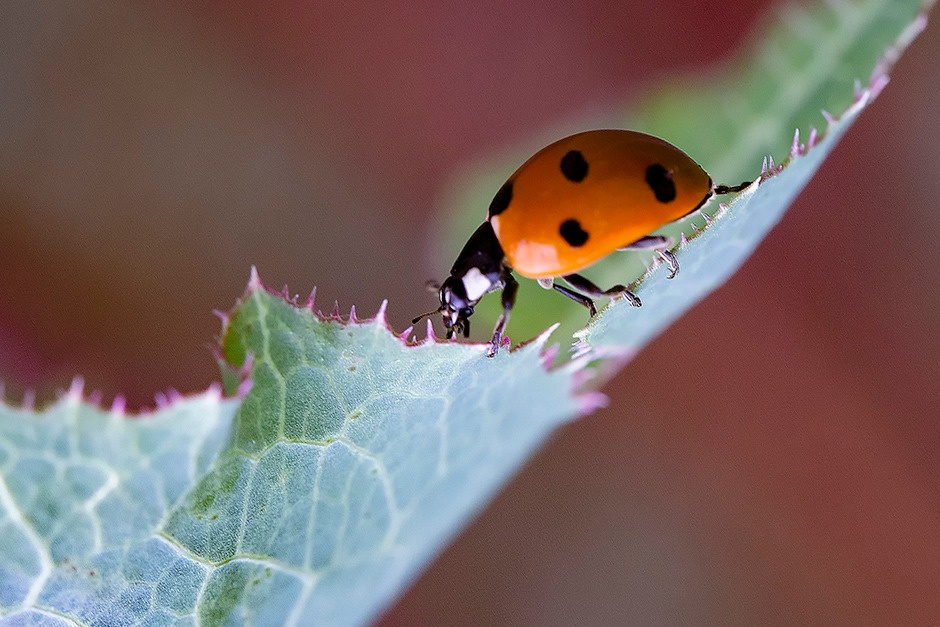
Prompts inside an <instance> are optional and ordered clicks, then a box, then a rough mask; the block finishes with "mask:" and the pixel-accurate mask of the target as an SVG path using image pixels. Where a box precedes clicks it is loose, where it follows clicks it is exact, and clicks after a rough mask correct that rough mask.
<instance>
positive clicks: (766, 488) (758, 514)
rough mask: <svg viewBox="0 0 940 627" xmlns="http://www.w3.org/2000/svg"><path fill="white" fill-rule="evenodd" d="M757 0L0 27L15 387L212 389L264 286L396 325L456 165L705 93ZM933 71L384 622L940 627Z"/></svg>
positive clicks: (249, 2) (917, 62) (25, 14)
mask: <svg viewBox="0 0 940 627" xmlns="http://www.w3.org/2000/svg"><path fill="white" fill-rule="evenodd" d="M773 4H776V5H778V6H776V7H772V6H771V3H767V2H763V1H758V0H740V1H737V2H722V3H702V2H698V1H693V0H682V1H676V2H671V3H657V5H656V6H655V9H653V8H651V5H650V4H649V3H646V2H640V1H639V0H634V1H623V2H619V3H609V2H602V1H599V0H588V1H586V2H581V3H573V4H572V3H560V2H554V3H548V4H546V3H535V2H520V3H512V4H511V5H508V6H507V3H496V2H491V3H475V4H471V5H466V4H464V5H460V6H458V5H456V4H455V5H454V6H448V5H447V3H422V2H399V3H396V4H395V6H394V9H391V8H389V6H386V5H383V6H379V5H375V6H373V5H371V3H362V4H358V5H357V4H354V3H318V2H291V1H288V0H269V1H268V2H258V1H257V0H237V1H235V2H225V3H223V2H216V1H211V0H201V1H200V0H170V1H168V2H163V3H148V4H133V3H130V4H128V3H116V2H106V1H100V2H99V1H83V2H72V3H55V2H25V1H19V0H15V1H13V2H7V3H5V4H4V7H3V9H2V10H0V15H2V19H0V268H2V271H0V380H2V381H3V382H4V383H5V385H6V390H7V391H6V397H7V398H8V399H11V398H12V399H14V401H18V400H19V399H20V398H21V397H22V394H23V392H24V390H26V389H35V390H37V391H38V396H39V398H40V400H43V399H49V398H53V397H54V393H55V390H56V389H63V388H66V387H67V386H68V384H69V381H70V380H71V377H72V376H73V375H74V374H81V375H83V376H84V378H85V380H86V389H97V390H99V391H100V392H101V393H102V394H103V398H104V401H105V403H106V404H107V403H109V402H110V400H111V399H112V398H113V396H114V395H115V394H116V393H119V392H120V393H123V394H125V395H126V396H127V398H128V400H129V403H130V405H131V406H132V407H139V406H143V405H152V404H153V394H154V392H157V391H161V390H165V389H167V388H170V387H172V388H176V389H178V390H180V391H182V392H195V391H198V390H201V389H204V388H205V386H206V385H208V384H209V383H210V382H212V381H214V380H217V379H218V373H217V369H216V365H215V363H214V361H213V358H212V356H211V352H210V347H211V346H212V345H213V343H214V338H215V336H216V335H217V333H218V330H219V323H218V321H217V320H216V319H215V318H214V317H213V316H212V314H211V310H212V309H228V308H230V307H231V305H232V304H233V302H234V300H235V298H236V297H237V296H238V295H240V294H241V293H242V291H243V289H244V285H245V283H246V281H247V278H248V272H249V268H250V266H251V265H252V264H255V265H257V267H258V269H259V271H260V274H261V277H262V279H263V280H264V281H265V283H267V284H268V285H272V286H275V287H279V286H280V285H282V284H284V283H286V284H288V285H289V286H290V288H291V292H292V293H294V292H296V293H301V294H303V295H305V294H306V293H307V292H308V291H309V289H310V288H311V287H312V286H313V285H316V286H317V287H318V296H317V298H318V302H319V304H320V306H321V307H322V308H324V309H331V308H332V304H333V302H334V300H337V301H339V303H340V304H341V308H342V309H348V307H349V305H352V304H355V305H356V307H357V310H358V311H359V312H360V315H371V314H372V313H373V312H374V311H375V309H376V308H377V307H378V305H379V303H380V302H381V300H382V299H383V298H389V299H390V305H389V318H390V321H391V323H392V325H393V327H395V328H396V329H398V330H402V329H403V328H404V327H406V326H407V321H408V320H409V319H410V318H411V317H412V316H413V315H415V314H416V313H419V312H421V311H425V310H426V309H428V308H429V307H430V306H431V305H433V296H431V295H429V294H427V293H426V292H425V291H424V287H423V285H424V282H425V280H427V279H428V278H431V277H434V278H441V277H442V276H443V273H444V272H445V271H446V270H447V269H449V265H450V262H451V261H452V257H453V255H454V254H455V253H456V252H457V251H456V250H452V251H450V252H449V255H448V258H446V259H445V258H442V257H441V254H440V252H439V251H440V246H439V242H435V241H434V239H435V235H436V234H437V233H439V232H440V231H441V229H442V227H441V226H440V225H441V224H442V221H444V220H445V219H446V217H445V216H442V215H441V214H442V211H441V206H442V203H443V199H445V198H447V197H448V196H449V194H450V192H449V191H448V190H449V188H450V186H452V185H453V184H454V183H455V181H459V178H460V176H461V173H462V172H466V168H467V166H468V165H469V164H474V163H479V162H480V161H484V160H485V159H486V158H487V155H491V154H496V153H500V152H501V151H505V150H507V149H509V147H511V146H514V145H516V144H518V143H520V142H523V141H526V140H528V139H530V138H531V137H533V136H538V135H539V134H544V133H546V129H550V128H553V127H559V126H562V125H564V124H566V123H571V121H572V120H578V119H581V120H584V119H588V118H590V116H592V115H594V114H596V113H597V112H599V111H605V110H608V109H609V108H611V107H614V106H616V107H622V105H623V104H624V103H626V102H630V101H631V100H634V99H636V98H639V97H640V96H641V95H642V94H643V93H644V91H645V89H647V88H648V87H649V86H650V85H653V84H655V83H658V82H660V81H662V80H664V79H673V78H675V77H677V76H682V75H695V74H696V73H701V72H705V71H707V70H708V69H709V68H712V67H713V66H714V64H716V63H717V62H720V61H721V60H722V59H724V58H726V57H727V56H728V55H729V54H730V53H731V52H732V51H733V50H735V49H736V48H737V47H738V46H739V45H740V44H742V43H743V42H745V41H748V40H750V39H751V38H752V35H751V34H750V33H751V30H752V28H753V27H754V26H755V25H758V24H762V23H764V22H765V21H766V20H767V19H768V15H767V13H766V12H767V11H768V10H769V8H773V10H775V11H777V12H778V13H779V11H781V7H783V6H785V5H783V4H781V3H773ZM937 59H940V29H938V28H937V25H936V24H931V25H930V26H928V28H927V31H926V32H925V33H924V34H923V35H922V36H921V37H920V38H919V39H918V40H917V41H916V42H915V43H914V45H913V46H912V48H911V49H910V50H909V51H908V53H907V54H906V55H905V56H904V57H903V58H902V60H901V62H900V63H899V65H898V66H897V68H896V69H895V71H894V73H893V76H892V83H891V85H890V86H889V87H888V88H887V89H886V90H885V92H884V93H883V94H882V95H881V97H880V98H879V99H878V101H877V102H876V103H875V104H874V105H873V106H872V107H871V108H870V109H869V110H868V111H866V112H865V113H864V114H863V116H862V117H861V119H860V121H859V122H858V123H857V125H856V126H855V128H853V129H852V130H851V131H850V133H849V134H848V136H847V137H846V139H845V140H844V141H843V142H842V144H841V145H840V146H839V147H838V148H837V150H836V151H835V153H834V155H833V156H832V157H831V158H830V159H829V161H828V162H827V163H826V165H825V166H824V168H823V169H822V171H821V172H820V173H819V175H818V176H817V177H816V178H815V179H814V181H813V182H812V183H811V184H810V186H809V187H808V189H807V190H806V191H805V193H803V194H802V195H801V197H800V198H799V199H798V201H797V202H796V204H795V205H794V206H793V207H792V208H791V210H790V211H789V213H788V215H787V217H786V218H785V220H784V222H783V223H782V224H781V225H780V226H779V227H778V228H777V229H776V230H775V231H774V232H773V233H772V234H771V236H770V237H769V238H768V240H767V241H766V242H765V244H764V245H763V246H762V247H761V248H760V249H759V250H758V252H757V254H756V255H755V256H754V257H753V258H752V259H751V260H750V261H749V262H748V264H746V266H745V267H744V268H743V269H742V271H741V272H739V273H738V274H737V275H736V276H735V277H734V278H733V279H732V280H731V281H730V282H729V283H728V284H727V285H726V286H725V287H724V288H722V289H721V290H719V291H718V292H717V293H715V294H713V295H712V296H711V297H710V298H708V299H707V300H706V301H705V302H704V303H702V304H701V305H699V306H698V307H697V308H696V309H695V310H693V311H692V312H690V313H689V314H688V315H686V316H685V317H684V318H683V319H682V320H681V321H680V322H679V323H678V324H677V325H675V326H674V327H673V328H671V329H670V330H669V331H668V332H667V333H666V334H665V335H664V336H663V337H661V338H659V339H658V340H656V341H655V342H654V343H653V344H652V345H651V346H650V347H649V348H648V349H647V350H646V351H644V352H643V353H642V354H641V355H640V356H639V357H638V358H637V359H636V361H635V362H634V363H632V364H631V365H630V366H629V367H628V368H627V369H626V370H625V371H623V372H622V373H621V374H620V375H619V376H618V377H617V378H616V379H614V380H613V381H612V382H611V383H610V384H609V385H608V386H607V388H606V392H607V393H608V394H609V395H610V397H611V406H610V408H609V409H606V410H604V411H601V412H598V413H597V414H596V415H593V416H590V417H587V418H585V419H583V420H581V421H579V422H577V423H576V424H573V425H571V426H570V427H568V428H566V429H564V430H563V431H561V432H560V433H559V434H558V435H557V436H556V437H555V438H554V439H553V440H552V442H551V443H550V444H549V446H547V447H546V448H545V449H544V450H543V451H542V452H541V453H540V454H539V455H537V457H536V458H535V459H534V460H532V462H531V463H530V464H529V465H528V466H527V467H526V469H525V470H524V471H523V472H522V473H521V475H520V476H519V477H517V478H516V479H515V480H514V481H513V482H512V484H511V485H510V486H509V488H508V489H507V490H506V491H505V492H504V493H503V494H502V495H501V496H500V497H499V498H498V499H497V500H496V501H495V502H494V503H493V504H492V505H491V506H490V507H489V508H488V509H487V510H486V511H485V512H484V513H483V514H482V515H481V516H480V518H479V519H478V520H477V521H476V522H475V523H474V524H473V525H471V527H470V528H469V529H468V530H467V531H466V533H464V534H463V535H462V536H461V537H460V538H459V539H458V540H457V542H456V543H455V544H454V545H453V546H452V547H450V548H449V549H448V550H447V551H446V552H445V553H444V555H443V556H442V557H441V559H439V560H438V561H437V562H436V563H435V564H434V565H433V566H432V567H431V568H430V570H429V571H428V572H427V573H426V574H425V575H424V576H423V577H422V578H421V579H420V581H419V582H418V583H417V585H415V586H414V588H413V589H412V590H411V591H410V592H409V593H408V594H407V595H406V596H405V597H404V598H403V599H402V600H401V602H400V603H399V604H398V605H397V606H396V607H394V608H392V609H391V610H390V611H389V613H388V615H387V616H386V617H385V618H384V622H385V623H386V624H388V625H399V624H400V625H405V624H440V623H448V624H468V625H469V624H493V623H509V622H512V623H514V624H565V623H573V622H578V623H582V624H605V623H614V622H630V623H644V624H655V623H676V622H695V623H702V622H711V623H754V622H764V623H766V622H785V623H795V622H796V623H802V622H859V621H862V622H867V623H882V622H908V623H916V622H924V623H926V622H936V620H937V619H938V618H940V595H938V594H937V590H938V586H940V505H938V503H940V420H938V418H940V383H938V381H940V359H938V357H937V356H938V355H940V334H938V333H937V332H936V329H937V328H938V325H940V310H938V295H940V272H938V271H937V269H936V265H935V264H936V259H937V257H938V253H940V250H938V242H937V233H938V226H940V217H938V216H940V212H938V211H937V198H938V197H940V177H938V175H937V173H938V172H940V150H938V148H937V147H938V146H940V118H938V116H937V115H936V106H937V96H938V95H940V73H938V72H937ZM863 78H864V77H863ZM689 106H690V107H694V103H691V102H690V105H689ZM787 144H788V138H782V145H783V146H786V145H787ZM782 156H783V154H780V155H778V157H782ZM505 174H507V175H508V174H509V171H507V172H506V173H505ZM484 211H485V207H480V209H479V215H480V217H482V215H483V213H484ZM445 248H446V247H445ZM572 306H573V305H572ZM514 339H515V340H517V341H518V340H521V339H524V338H519V337H514ZM676 364H678V368H679V373H680V374H679V378H680V380H681V382H680V383H679V384H678V385H677V384H676V383H675V382H674V379H673V378H672V377H667V376H666V373H667V372H669V371H671V370H673V369H674V368H675V367H676Z"/></svg>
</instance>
